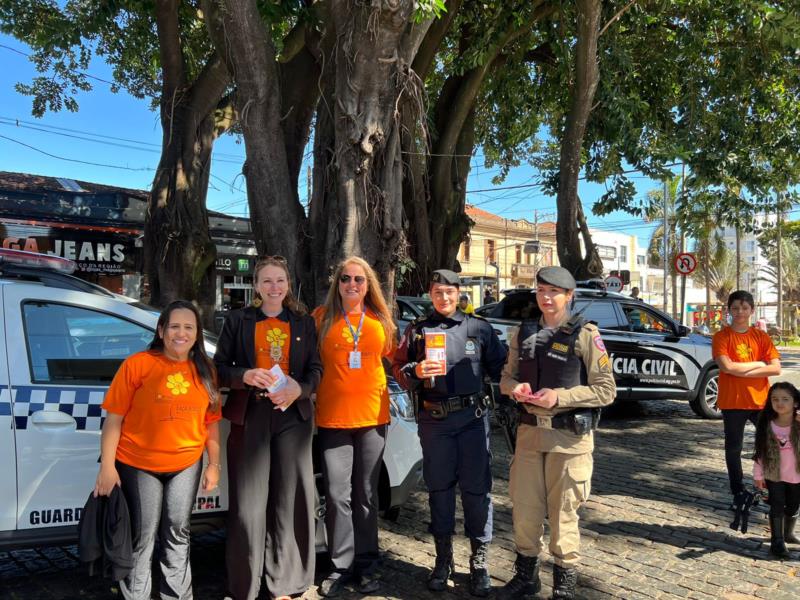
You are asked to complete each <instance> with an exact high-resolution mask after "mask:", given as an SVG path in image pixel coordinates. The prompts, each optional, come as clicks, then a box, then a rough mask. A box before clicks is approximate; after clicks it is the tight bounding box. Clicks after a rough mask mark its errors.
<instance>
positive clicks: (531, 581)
mask: <svg viewBox="0 0 800 600" xmlns="http://www.w3.org/2000/svg"><path fill="white" fill-rule="evenodd" d="M514 571H515V573H514V577H512V578H511V581H509V582H508V583H507V584H505V585H504V586H503V589H502V591H501V593H500V597H501V598H507V599H508V600H516V599H519V600H534V598H535V597H536V594H538V593H539V590H541V589H542V582H541V580H540V579H539V557H538V556H523V555H522V554H519V553H517V560H516V562H515V563H514Z"/></svg>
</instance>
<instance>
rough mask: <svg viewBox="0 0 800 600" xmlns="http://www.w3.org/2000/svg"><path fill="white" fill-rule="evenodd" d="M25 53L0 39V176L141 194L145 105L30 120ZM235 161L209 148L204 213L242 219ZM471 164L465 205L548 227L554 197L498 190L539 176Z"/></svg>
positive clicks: (611, 221) (98, 68)
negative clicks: (500, 173)
mask: <svg viewBox="0 0 800 600" xmlns="http://www.w3.org/2000/svg"><path fill="white" fill-rule="evenodd" d="M29 53H30V49H29V48H28V47H27V46H26V45H25V44H22V43H20V42H19V41H17V40H15V39H14V38H10V37H8V36H5V35H0V64H2V65H3V69H0V107H1V108H0V157H2V159H0V170H4V171H16V172H22V173H34V174H38V175H49V176H57V177H68V178H71V179H78V180H83V181H91V182H96V183H103V184H106V185H116V186H121V187H130V188H137V189H148V188H149V187H150V184H151V182H152V179H153V173H154V170H155V167H156V166H157V163H158V157H159V148H160V143H161V126H160V124H159V120H158V115H157V114H156V113H155V112H153V111H151V110H150V107H149V103H148V102H147V101H145V100H137V99H136V98H133V97H131V96H130V95H128V94H127V93H124V92H122V93H118V94H113V93H111V91H110V86H109V85H108V84H106V83H102V82H99V81H93V82H92V83H93V90H92V91H91V92H89V93H83V94H81V95H80V96H79V97H78V103H79V107H80V108H79V111H78V112H76V113H71V112H69V111H66V110H64V111H61V112H57V113H47V114H46V115H45V116H44V117H42V118H41V119H36V118H35V117H33V116H32V115H31V98H30V97H27V96H22V95H21V94H19V93H17V92H16V90H15V89H14V85H15V84H16V83H17V82H24V83H27V82H29V81H30V80H31V79H32V78H33V77H34V76H35V75H36V71H35V69H34V67H33V65H32V63H31V62H30V61H29V59H28V58H27V57H26V56H25V55H27V54H29ZM87 72H88V73H90V74H91V75H93V76H95V77H98V78H101V79H106V80H109V81H110V80H111V79H112V76H111V72H110V68H109V66H108V65H107V64H105V63H103V62H102V61H100V60H97V59H96V60H94V61H93V63H92V65H91V66H90V68H89V70H88V71H87ZM45 153H47V154H45ZM48 154H49V155H52V156H48ZM243 160H244V144H243V143H242V141H241V140H240V139H238V138H236V137H233V136H224V137H222V138H221V139H219V140H218V141H217V142H216V143H215V145H214V154H213V162H212V171H211V182H210V189H209V192H208V206H209V208H210V209H212V210H217V211H220V212H224V213H228V214H231V215H237V216H246V215H247V201H246V194H245V184H244V177H243V176H242V174H241V166H242V162H243ZM471 162H472V169H471V172H470V176H469V182H468V185H467V190H468V197H467V202H468V203H470V204H474V205H476V206H479V207H480V208H482V209H484V210H487V211H489V212H492V213H494V214H497V215H500V216H502V217H505V218H509V219H519V218H526V219H528V220H532V219H533V214H534V210H536V211H538V213H539V219H540V221H541V220H555V197H552V196H546V195H544V194H543V193H542V191H541V188H540V187H538V186H533V187H521V188H514V189H505V188H509V187H512V186H531V185H532V184H536V182H537V181H538V179H539V173H538V172H536V171H535V170H533V169H532V168H531V167H519V168H517V169H514V170H513V171H512V172H511V173H510V174H509V176H508V178H507V179H506V180H505V181H504V182H503V183H502V184H500V185H498V186H495V185H493V184H492V181H491V180H492V177H493V176H494V175H496V174H497V169H486V168H485V167H484V166H483V161H482V158H481V157H480V155H478V156H475V157H474V158H473V159H472V161H471ZM91 163H94V164H91ZM303 173H305V170H303ZM631 177H632V180H633V181H634V182H635V184H636V186H637V190H638V193H639V194H640V195H644V194H645V193H646V192H647V191H648V190H650V189H654V188H656V187H657V186H658V185H659V184H658V183H657V182H655V181H652V180H650V179H648V178H646V177H643V176H638V177H637V176H636V174H633V175H631ZM478 190H480V191H478ZM604 191H605V188H604V186H602V185H598V184H589V183H586V182H581V183H580V188H579V193H580V196H581V200H582V201H583V202H584V205H585V206H587V207H590V206H591V204H592V202H594V200H596V199H597V198H598V197H599V196H600V195H601V194H602V193H603V192H604ZM305 195H306V191H305V177H304V176H301V190H300V196H301V198H304V197H305ZM587 216H588V218H589V224H590V226H592V227H596V228H598V229H605V230H609V231H618V232H624V233H629V234H631V235H636V236H639V238H640V243H641V244H646V243H647V239H648V238H649V236H650V233H651V231H652V229H653V228H654V226H655V225H652V224H647V223H644V222H643V221H642V220H641V219H637V218H635V217H631V216H630V215H627V214H625V213H612V214H611V215H608V216H606V217H603V218H599V217H595V216H593V215H591V214H589V215H587Z"/></svg>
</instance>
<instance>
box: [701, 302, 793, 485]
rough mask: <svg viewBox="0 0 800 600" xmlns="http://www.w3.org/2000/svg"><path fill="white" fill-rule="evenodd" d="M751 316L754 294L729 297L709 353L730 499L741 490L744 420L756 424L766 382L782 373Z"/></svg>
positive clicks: (767, 339) (776, 356)
mask: <svg viewBox="0 0 800 600" xmlns="http://www.w3.org/2000/svg"><path fill="white" fill-rule="evenodd" d="M754 311H755V301H754V300H753V295H752V294H750V293H749V292H746V291H744V290H737V291H735V292H733V293H731V295H730V296H728V312H729V313H730V315H731V318H732V322H731V325H730V327H723V328H722V330H720V331H718V332H717V333H716V334H714V338H713V340H712V342H711V352H712V354H713V356H714V360H716V362H717V365H719V370H720V373H719V394H718V396H717V406H718V407H719V408H720V410H721V411H722V420H723V423H724V428H725V464H726V465H727V467H728V479H729V481H730V487H731V494H733V496H734V499H735V497H736V495H737V494H738V493H740V492H742V491H744V485H743V484H742V442H743V439H744V428H745V425H746V424H747V421H750V422H751V423H752V424H753V425H755V424H756V419H757V418H758V413H759V411H760V410H761V409H762V408H763V407H764V404H765V403H766V401H767V394H768V393H769V379H768V377H770V376H773V375H780V374H781V360H780V354H779V353H778V351H777V350H776V349H775V345H774V344H773V343H772V340H771V339H770V337H769V336H768V335H767V334H766V333H765V332H763V331H761V330H760V329H758V328H756V327H751V326H750V318H751V317H752V316H753V312H754Z"/></svg>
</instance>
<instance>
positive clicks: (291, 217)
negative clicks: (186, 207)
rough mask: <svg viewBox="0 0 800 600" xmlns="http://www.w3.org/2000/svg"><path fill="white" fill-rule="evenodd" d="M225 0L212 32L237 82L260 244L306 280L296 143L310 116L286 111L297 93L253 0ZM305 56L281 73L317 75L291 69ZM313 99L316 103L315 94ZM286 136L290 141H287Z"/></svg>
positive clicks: (255, 230) (260, 249) (305, 232)
mask: <svg viewBox="0 0 800 600" xmlns="http://www.w3.org/2000/svg"><path fill="white" fill-rule="evenodd" d="M213 4H215V0H206V1H205V2H204V5H205V6H207V5H213ZM221 4H222V7H221V10H220V11H219V12H220V16H221V31H212V38H213V40H214V44H215V45H216V47H217V49H218V51H221V52H222V51H223V50H224V56H225V59H226V61H227V65H228V69H229V71H230V72H231V73H232V74H233V79H234V82H235V83H236V90H237V92H236V104H237V110H238V112H239V115H240V119H239V123H240V125H241V128H242V133H243V135H244V143H245V152H246V156H247V159H246V161H245V165H244V168H243V172H244V175H245V180H246V182H247V199H248V203H249V206H250V224H251V227H252V229H253V235H254V237H255V242H256V248H257V250H258V252H259V253H260V254H262V255H263V254H280V255H282V256H285V257H286V259H287V261H288V264H289V268H290V270H291V272H292V273H294V274H295V278H296V279H297V280H299V282H300V283H301V284H305V283H306V282H307V281H308V279H307V278H306V277H304V276H303V275H304V274H306V273H307V272H308V252H307V248H308V235H309V233H308V230H307V219H306V215H305V211H304V209H303V206H302V205H301V204H300V201H299V198H298V194H297V176H298V174H299V169H300V163H301V159H302V150H299V151H298V147H299V148H302V145H303V140H304V139H305V137H304V136H303V131H304V129H305V130H307V127H308V125H307V124H308V123H309V122H310V115H309V114H308V112H307V111H306V110H304V109H301V108H298V109H297V110H292V111H291V113H290V114H287V113H289V109H288V108H287V110H286V112H284V108H285V107H284V106H282V104H283V102H292V101H294V100H295V99H296V98H297V97H298V95H297V94H296V93H294V91H293V90H286V93H285V94H284V93H283V91H282V86H281V73H280V71H279V67H278V63H277V61H276V56H275V47H274V45H273V42H272V40H271V38H270V33H269V29H268V27H267V25H266V24H265V23H264V21H263V20H262V19H261V15H260V14H259V10H258V6H257V3H256V2H255V0H222V1H221ZM308 62H309V57H308V56H307V55H305V54H304V53H302V52H301V53H300V54H299V55H296V56H295V58H294V59H292V61H291V62H290V63H288V64H287V65H286V66H284V68H283V72H284V74H285V75H286V76H287V77H288V76H292V77H294V78H298V80H302V78H303V77H304V76H305V75H309V76H311V77H312V78H313V73H312V74H306V73H303V72H297V73H287V71H289V70H290V68H291V66H296V67H298V68H300V65H301V64H305V65H307V64H308ZM311 62H313V61H311ZM310 103H311V105H312V106H313V104H314V99H313V96H312V99H311V102H310ZM289 108H291V107H289ZM285 115H286V116H287V117H288V118H287V119H286V122H285V123H284V121H283V119H282V118H283V117H284V116H285ZM305 136H307V133H306V134H305ZM287 139H288V141H289V142H291V143H289V144H287ZM303 287H304V288H305V287H306V286H305V285H304V286H303ZM304 294H305V292H304ZM306 297H307V296H306Z"/></svg>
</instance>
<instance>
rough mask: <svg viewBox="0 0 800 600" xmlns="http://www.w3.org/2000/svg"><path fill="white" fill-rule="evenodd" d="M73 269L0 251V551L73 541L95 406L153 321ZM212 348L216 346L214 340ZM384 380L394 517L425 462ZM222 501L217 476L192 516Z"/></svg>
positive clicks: (93, 467) (87, 486)
mask: <svg viewBox="0 0 800 600" xmlns="http://www.w3.org/2000/svg"><path fill="white" fill-rule="evenodd" d="M74 268H75V264H74V263H73V262H72V261H68V260H65V259H61V258H58V257H50V256H45V255H39V254H34V253H28V252H21V251H14V250H4V249H0V311H1V313H2V323H3V339H2V343H0V457H2V461H1V462H0V481H2V482H3V486H2V488H0V548H2V547H6V548H9V547H25V546H34V545H45V544H54V543H61V542H68V541H73V540H74V539H76V535H77V528H76V524H77V523H78V520H79V519H80V515H81V511H82V507H83V505H84V503H85V502H86V498H87V496H88V494H89V492H90V491H91V490H92V488H93V487H94V481H95V478H96V476H97V469H98V458H99V448H100V429H101V425H102V421H103V414H102V410H101V408H100V405H101V404H102V402H103V397H104V395H105V392H106V389H107V388H108V385H109V383H110V381H111V379H112V378H113V376H114V374H115V372H116V370H117V367H118V366H119V365H120V363H121V362H122V360H124V359H125V358H126V357H127V356H129V355H131V354H133V353H134V352H138V351H140V350H143V349H144V348H145V347H146V346H147V344H148V343H149V342H150V341H151V339H152V337H153V332H154V330H155V326H156V321H157V319H158V315H157V314H156V313H154V312H153V311H152V310H149V309H148V308H147V307H145V306H143V305H141V304H138V303H137V302H135V301H134V300H132V299H130V298H124V297H122V296H118V295H116V294H112V293H111V292H109V291H107V290H105V289H103V288H101V287H99V286H95V285H93V284H91V283H88V282H85V281H83V280H81V279H78V278H76V277H73V276H71V275H70V273H71V272H72V271H73V270H74ZM208 344H209V347H208V350H209V352H213V336H212V338H211V339H210V340H209V342H208ZM391 386H392V387H391V414H392V421H391V424H390V427H389V432H388V436H387V447H386V452H385V455H384V463H383V469H382V473H381V479H380V485H381V487H380V491H379V493H380V506H381V509H382V510H384V511H385V513H388V514H389V515H390V516H391V515H393V514H394V515H396V513H397V509H398V507H399V506H400V504H402V503H403V502H404V501H405V500H406V499H407V497H408V495H409V494H410V492H411V491H412V490H413V489H414V488H415V487H416V486H417V484H418V482H419V481H420V479H421V469H422V467H421V465H422V451H421V449H420V446H419V440H418V438H417V430H416V423H414V419H413V411H412V408H411V405H410V401H409V399H408V396H406V394H405V393H404V392H403V391H402V390H400V388H399V387H398V386H397V385H396V384H395V383H394V382H391ZM223 427H225V425H224V423H223ZM226 434H227V428H225V429H224V430H223V435H226ZM224 448H225V445H224V444H223V450H224ZM222 462H223V464H224V462H225V461H224V457H223V461H222ZM227 508H228V494H227V481H226V479H225V477H224V473H223V479H222V481H221V482H220V487H219V490H218V491H216V492H215V493H214V494H211V495H208V494H205V493H203V492H202V491H199V493H198V496H197V503H196V506H195V517H196V520H197V521H198V522H201V523H202V522H203V521H204V520H212V519H213V520H214V521H216V522H218V521H219V517H220V516H221V515H222V514H224V511H226V510H227ZM319 542H320V540H319V539H318V545H319ZM322 542H324V540H322Z"/></svg>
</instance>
